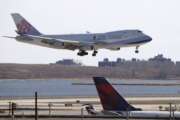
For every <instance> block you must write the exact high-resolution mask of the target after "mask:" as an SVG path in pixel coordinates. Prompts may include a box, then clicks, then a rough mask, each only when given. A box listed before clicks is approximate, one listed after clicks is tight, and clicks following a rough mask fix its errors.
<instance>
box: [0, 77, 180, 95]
mask: <svg viewBox="0 0 180 120" xmlns="http://www.w3.org/2000/svg"><path fill="white" fill-rule="evenodd" d="M82 82H83V83H84V82H85V80H54V79H53V80H0V97H31V96H34V92H35V91H37V92H38V94H39V95H40V96H44V97H49V96H56V97H61V96H97V92H96V88H95V86H94V85H92V84H90V85H77V84H74V83H82ZM87 82H88V83H92V82H93V81H90V80H89V81H87ZM110 82H111V83H113V82H115V83H118V84H116V85H114V87H115V88H116V89H117V90H118V91H119V93H120V94H122V95H125V96H143V95H147V96H148V95H157V96H158V95H165V96H166V95H180V85H179V83H180V81H178V80H132V81H131V80H128V81H127V80H115V81H110ZM127 83H128V84H131V85H123V84H127ZM137 83H148V84H149V83H150V84H152V83H153V84H159V83H166V84H176V83H177V85H170V86H168V85H164V86H163V85H162V86H160V85H138V84H137ZM121 84H122V85H121ZM132 84H137V85H132Z"/></svg>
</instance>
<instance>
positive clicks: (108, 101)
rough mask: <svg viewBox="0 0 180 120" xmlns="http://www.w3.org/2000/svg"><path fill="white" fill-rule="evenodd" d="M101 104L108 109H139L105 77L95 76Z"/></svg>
mask: <svg viewBox="0 0 180 120" xmlns="http://www.w3.org/2000/svg"><path fill="white" fill-rule="evenodd" d="M93 79H94V83H95V85H96V89H97V92H98V94H99V97H100V100H101V104H102V107H103V109H104V110H107V111H127V110H128V111H137V110H141V109H139V108H135V107H133V106H131V105H130V104H129V103H128V102H127V101H126V100H125V99H124V98H123V97H122V96H121V95H120V94H119V93H118V92H117V91H116V90H115V89H114V88H113V86H112V85H111V84H110V83H109V82H108V81H107V80H106V79H105V78H104V77H93Z"/></svg>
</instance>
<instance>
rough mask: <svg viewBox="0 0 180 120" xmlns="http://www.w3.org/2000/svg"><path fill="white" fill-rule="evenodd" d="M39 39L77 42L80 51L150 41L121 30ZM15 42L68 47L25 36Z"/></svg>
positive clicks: (135, 33) (136, 31)
mask: <svg viewBox="0 0 180 120" xmlns="http://www.w3.org/2000/svg"><path fill="white" fill-rule="evenodd" d="M40 37H48V38H52V40H53V39H64V40H73V41H78V42H80V43H81V46H82V47H81V49H82V50H93V49H94V48H95V49H102V48H105V49H110V50H119V49H120V48H121V47H130V46H140V45H142V44H145V43H147V42H150V41H151V40H152V38H151V37H149V36H147V35H145V34H144V33H142V32H141V31H139V30H123V31H114V32H107V33H93V34H66V35H41V36H40ZM17 40H18V41H21V42H27V43H31V44H36V45H40V46H45V47H50V48H56V49H67V47H68V45H65V43H64V44H63V43H62V42H61V43H58V42H54V41H52V42H49V41H46V40H42V39H38V38H31V37H28V36H26V35H24V36H23V37H22V36H19V38H17ZM75 49H78V48H77V47H74V48H73V47H72V48H70V50H75Z"/></svg>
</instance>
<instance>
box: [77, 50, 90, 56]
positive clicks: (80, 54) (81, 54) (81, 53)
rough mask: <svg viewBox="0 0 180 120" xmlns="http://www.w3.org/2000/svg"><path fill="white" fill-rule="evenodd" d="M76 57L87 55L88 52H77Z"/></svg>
mask: <svg viewBox="0 0 180 120" xmlns="http://www.w3.org/2000/svg"><path fill="white" fill-rule="evenodd" d="M77 55H79V56H84V55H88V52H86V51H79V52H78V53H77Z"/></svg>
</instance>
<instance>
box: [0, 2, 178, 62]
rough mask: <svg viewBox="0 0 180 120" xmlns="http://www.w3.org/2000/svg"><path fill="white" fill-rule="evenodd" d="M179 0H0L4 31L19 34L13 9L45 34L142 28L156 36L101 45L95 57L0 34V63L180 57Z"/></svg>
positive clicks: (0, 25)
mask: <svg viewBox="0 0 180 120" xmlns="http://www.w3.org/2000/svg"><path fill="white" fill-rule="evenodd" d="M179 11H180V0H1V1H0V16H1V17H0V35H9V36H15V35H16V33H15V32H14V30H15V29H16V27H15V25H14V23H13V20H12V18H11V16H10V13H13V12H18V13H20V14H22V15H23V16H24V17H25V18H26V19H27V20H28V21H29V22H31V24H33V25H34V26H35V27H36V28H37V29H38V30H39V31H40V32H42V33H44V34H66V33H85V32H86V31H90V32H92V33H94V32H108V31H115V30H123V29H140V30H142V31H143V32H144V33H146V34H148V35H150V36H151V37H152V38H153V41H152V42H150V43H148V44H146V45H143V46H141V47H140V49H139V50H140V53H139V54H135V53H134V50H135V48H122V49H121V50H120V51H109V50H104V49H103V50H99V53H98V54H97V56H96V57H92V56H91V52H90V54H89V55H88V56H85V57H79V56H77V55H76V53H77V51H68V50H56V49H51V48H44V47H39V46H34V45H29V44H25V43H20V42H17V41H15V40H13V39H7V38H2V37H1V39H0V63H52V62H55V61H57V60H60V59H66V58H73V59H75V60H79V61H82V62H83V64H86V65H97V61H99V60H103V58H106V57H107V58H109V59H110V60H115V59H116V58H118V57H122V58H125V59H131V58H132V57H135V58H139V59H147V58H149V57H152V56H154V55H157V54H159V53H162V54H164V55H165V56H166V57H170V58H172V59H173V60H175V61H180V53H179V52H180V12H179Z"/></svg>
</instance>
